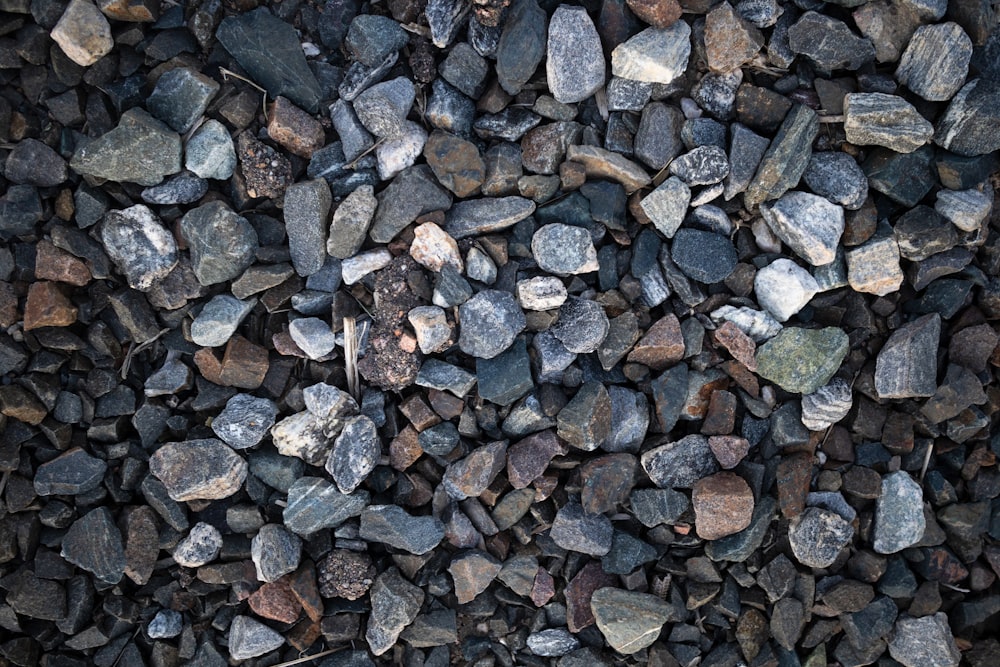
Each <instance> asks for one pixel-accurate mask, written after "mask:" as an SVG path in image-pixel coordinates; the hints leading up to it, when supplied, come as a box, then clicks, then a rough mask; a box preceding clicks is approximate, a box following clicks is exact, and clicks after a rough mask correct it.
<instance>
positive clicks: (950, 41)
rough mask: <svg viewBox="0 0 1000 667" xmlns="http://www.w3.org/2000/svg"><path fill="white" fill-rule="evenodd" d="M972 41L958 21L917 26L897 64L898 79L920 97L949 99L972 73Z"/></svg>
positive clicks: (936, 100) (943, 100) (941, 100)
mask: <svg viewBox="0 0 1000 667" xmlns="http://www.w3.org/2000/svg"><path fill="white" fill-rule="evenodd" d="M971 58H972V40H971V39H969V36H968V35H966V34H965V31H964V30H962V28H961V26H959V25H958V24H957V23H952V22H950V21H949V22H947V23H939V24H937V25H924V26H920V27H919V28H917V30H916V32H914V33H913V37H911V38H910V43H909V45H907V47H906V51H904V52H903V57H902V58H900V60H899V66H897V67H896V80H897V81H899V83H900V84H902V85H904V86H906V87H907V88H909V89H910V90H912V91H913V92H914V93H916V94H917V95H920V97H922V98H924V99H925V100H930V101H932V102H945V101H947V100H950V99H951V98H952V96H953V95H954V94H955V93H957V92H958V89H959V88H961V87H962V83H963V82H964V81H965V79H966V77H967V76H968V74H969V60H971Z"/></svg>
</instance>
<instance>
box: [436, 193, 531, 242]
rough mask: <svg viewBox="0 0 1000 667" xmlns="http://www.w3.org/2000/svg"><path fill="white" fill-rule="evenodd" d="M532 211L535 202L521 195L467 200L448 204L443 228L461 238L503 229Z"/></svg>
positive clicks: (457, 238)
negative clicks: (451, 204) (452, 204)
mask: <svg viewBox="0 0 1000 667" xmlns="http://www.w3.org/2000/svg"><path fill="white" fill-rule="evenodd" d="M442 208H448V207H447V206H445V207H442ZM534 212H535V202H533V201H531V200H530V199H525V198H524V197H516V196H511V197H495V198H494V197H483V198H481V199H467V200H465V201H460V202H457V203H456V204H455V205H454V206H451V208H450V209H449V210H448V212H447V213H446V214H445V224H444V230H445V231H446V232H448V233H449V234H450V235H451V237H452V238H454V239H456V240H461V239H464V238H468V237H470V236H479V235H481V234H490V233H492V232H499V231H503V230H505V229H507V228H509V227H513V226H514V225H516V224H517V223H519V222H520V221H522V220H524V219H525V218H527V217H528V216H529V215H531V214H532V213H534Z"/></svg>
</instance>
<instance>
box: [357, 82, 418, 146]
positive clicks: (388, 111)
mask: <svg viewBox="0 0 1000 667" xmlns="http://www.w3.org/2000/svg"><path fill="white" fill-rule="evenodd" d="M415 95H416V93H415V91H414V88H413V83H411V82H410V80H409V79H407V78H405V77H398V78H395V79H392V80H390V81H384V82H382V83H377V84H375V85H374V86H372V87H371V88H368V89H367V90H365V91H364V92H362V93H361V94H360V95H358V97H357V98H356V99H355V100H354V113H355V114H357V116H358V120H360V121H361V124H362V125H364V126H365V128H366V129H367V130H368V131H369V132H371V133H372V134H374V135H375V136H376V137H380V138H387V139H389V138H393V137H396V136H398V135H399V134H400V131H401V129H402V126H403V123H404V121H405V120H406V116H407V114H409V112H410V107H412V106H413V100H414V98H415Z"/></svg>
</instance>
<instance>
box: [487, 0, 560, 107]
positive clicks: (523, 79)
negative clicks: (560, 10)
mask: <svg viewBox="0 0 1000 667" xmlns="http://www.w3.org/2000/svg"><path fill="white" fill-rule="evenodd" d="M547 19H548V16H547V15H546V13H545V10H543V9H542V8H541V7H539V6H538V3H537V2H532V1H531V0H516V1H515V2H513V3H512V4H511V8H510V10H509V11H508V13H507V19H506V20H505V21H504V26H503V32H502V33H501V35H500V42H499V43H498V44H497V53H496V72H497V80H498V82H499V83H500V86H501V88H503V89H504V90H505V91H506V92H507V93H509V94H511V95H517V94H518V93H519V92H521V88H522V87H524V85H525V84H526V83H528V81H529V80H530V79H531V77H532V76H533V75H534V73H535V70H536V69H537V68H538V64H539V63H540V62H541V61H542V58H543V57H545V51H546V48H545V47H546V33H547V23H548V20H547Z"/></svg>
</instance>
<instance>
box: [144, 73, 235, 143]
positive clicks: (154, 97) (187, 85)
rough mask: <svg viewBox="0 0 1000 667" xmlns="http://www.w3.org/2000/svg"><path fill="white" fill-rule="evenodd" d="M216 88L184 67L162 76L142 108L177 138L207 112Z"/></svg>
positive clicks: (208, 78)
mask: <svg viewBox="0 0 1000 667" xmlns="http://www.w3.org/2000/svg"><path fill="white" fill-rule="evenodd" d="M217 92H219V84H218V83H216V82H215V81H214V80H212V79H211V78H210V77H208V76H206V75H204V74H202V73H200V72H196V71H195V70H192V69H189V68H187V67H178V68H176V69H172V70H169V71H167V72H164V73H163V74H162V75H161V76H160V78H159V79H157V81H156V86H155V87H154V88H153V92H152V93H150V94H149V97H147V98H146V108H147V109H149V111H150V113H152V114H153V115H154V116H156V117H157V118H159V119H160V120H162V121H163V122H164V123H166V124H167V125H169V126H170V127H171V128H173V129H174V130H175V131H176V132H179V133H180V134H185V133H187V131H188V130H190V129H191V128H192V127H194V124H195V123H196V122H197V121H198V119H199V118H200V117H201V115H202V114H203V113H205V111H206V110H207V109H208V105H209V104H210V103H211V101H212V98H213V97H215V94H216V93H217Z"/></svg>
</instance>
